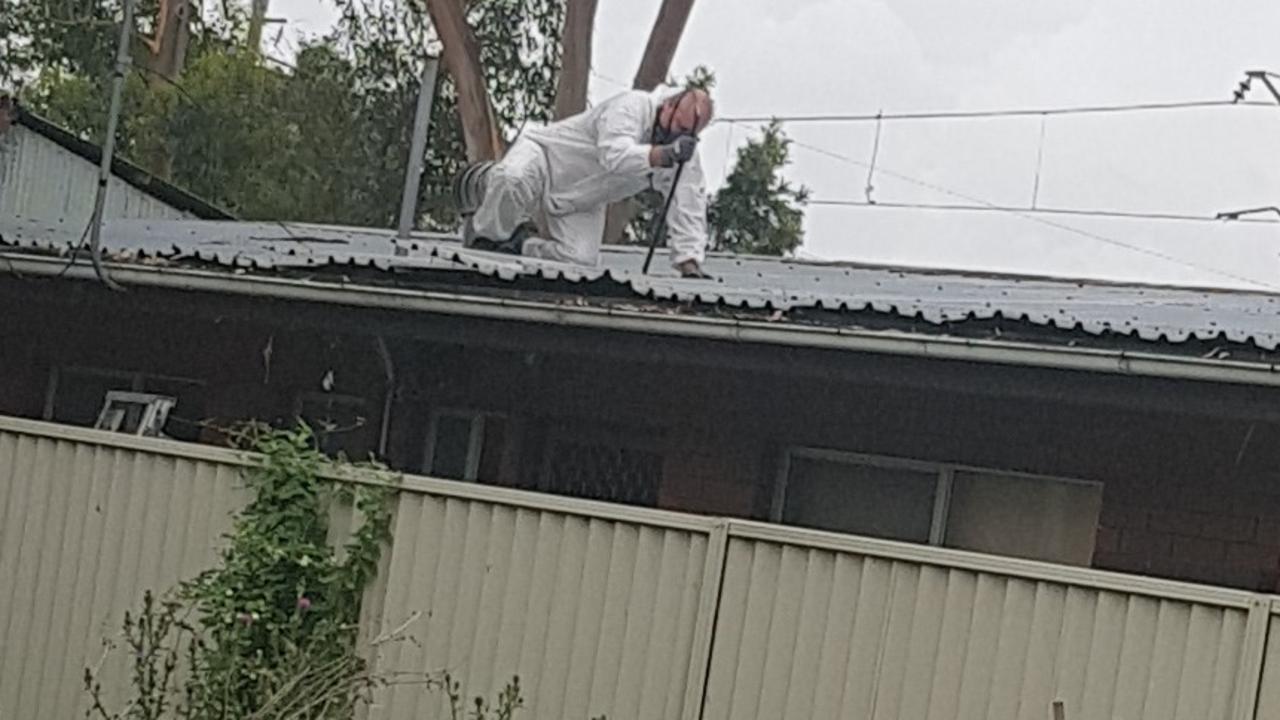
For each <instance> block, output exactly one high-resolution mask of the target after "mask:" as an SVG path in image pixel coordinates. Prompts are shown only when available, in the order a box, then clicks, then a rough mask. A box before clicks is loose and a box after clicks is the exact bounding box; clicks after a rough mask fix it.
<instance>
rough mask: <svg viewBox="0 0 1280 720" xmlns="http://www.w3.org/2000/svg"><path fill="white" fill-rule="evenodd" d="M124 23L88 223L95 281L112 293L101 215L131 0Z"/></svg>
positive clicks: (129, 33) (125, 61) (116, 124)
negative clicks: (105, 134)
mask: <svg viewBox="0 0 1280 720" xmlns="http://www.w3.org/2000/svg"><path fill="white" fill-rule="evenodd" d="M123 5H124V19H123V20H122V21H121V23H120V43H119V45H118V46H117V48H116V63H115V68H114V71H113V74H112V76H111V105H110V107H109V108H108V110H107V136H106V137H105V138H103V141H102V162H101V164H99V165H98V191H97V193H96V194H95V195H94V197H93V216H92V217H91V219H90V220H89V258H90V260H92V261H93V269H94V272H96V273H97V274H98V279H100V280H102V282H103V283H104V284H105V285H106V286H107V287H109V288H111V289H112V290H121V289H122V288H121V287H120V286H119V285H117V284H116V282H115V281H114V280H112V279H111V276H110V275H108V274H107V269H106V268H105V267H103V265H102V213H103V211H104V210H105V208H106V205H107V187H108V186H109V185H110V184H111V160H112V158H113V157H114V156H115V150H116V129H117V128H118V127H119V125H120V97H121V95H122V94H123V93H124V77H125V74H126V73H128V72H129V38H130V37H132V36H133V0H123Z"/></svg>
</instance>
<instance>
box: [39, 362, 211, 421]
mask: <svg viewBox="0 0 1280 720" xmlns="http://www.w3.org/2000/svg"><path fill="white" fill-rule="evenodd" d="M64 373H65V374H80V375H96V376H98V377H103V378H118V379H120V380H127V381H129V391H130V392H135V393H141V392H145V391H146V381H147V380H159V381H162V382H173V383H181V384H183V385H191V386H192V387H200V388H203V387H205V385H206V383H205V382H204V381H203V380H197V379H195V378H188V377H181V376H178V375H161V374H159V373H150V372H143V371H141V370H118V369H115V368H106V367H99V366H96V365H54V366H52V367H50V368H49V382H48V385H47V386H46V388H45V394H44V409H43V411H42V413H41V417H42V419H44V420H46V421H52V420H53V415H54V413H55V412H56V411H57V405H58V386H59V384H60V383H61V380H62V375H63V374H64ZM104 399H105V398H104Z"/></svg>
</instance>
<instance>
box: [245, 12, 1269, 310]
mask: <svg viewBox="0 0 1280 720" xmlns="http://www.w3.org/2000/svg"><path fill="white" fill-rule="evenodd" d="M658 5H659V0H603V1H602V2H601V3H600V10H599V17H598V19H597V28H596V47H595V63H594V64H595V68H596V71H597V73H598V75H597V77H595V78H593V81H592V97H593V99H597V100H599V99H602V98H605V97H608V96H609V95H611V94H613V93H615V92H617V91H618V90H619V89H620V88H619V87H618V85H616V84H615V83H616V82H617V81H621V82H624V83H625V82H626V81H628V80H629V79H630V78H631V77H632V75H634V73H635V69H636V66H637V65H638V63H639V59H640V55H641V53H642V52H643V49H644V43H645V40H646V39H647V35H648V32H649V27H650V25H651V24H652V22H653V18H654V15H655V14H656V12H657V8H658ZM271 15H272V16H274V17H283V18H287V19H288V20H289V21H290V23H289V25H288V30H287V33H286V35H287V36H288V37H294V36H296V35H298V34H299V33H315V32H319V31H322V30H323V29H324V28H325V27H327V25H328V24H329V23H330V22H331V21H332V18H333V16H334V13H333V8H332V6H331V5H329V4H327V3H325V2H323V1H322V0H272V6H271ZM1278 29H1280V2H1276V1H1275V0H785V1H782V0H698V4H697V5H696V7H695V9H694V12H693V17H692V19H691V21H690V24H689V27H688V29H687V31H686V33H685V36H684V39H683V41H682V43H681V46H680V51H679V53H678V54H677V56H676V60H675V66H674V68H673V72H674V74H676V75H682V74H684V73H686V72H688V71H689V70H690V69H692V68H693V67H694V66H696V65H699V64H705V65H708V66H710V67H712V68H713V69H714V70H715V71H716V75H717V79H718V85H717V88H716V96H717V103H718V109H719V112H720V114H721V115H722V116H725V117H730V116H746V115H751V116H755V115H798V114H832V113H835V114H862V113H874V112H876V111H877V110H884V111H885V112H905V111H932V110H985V109H998V108H1015V107H1016V108H1025V107H1033V108H1039V107H1057V106H1071V105H1097V104H1124V103H1132V102H1148V101H1180V100H1202V99H1229V98H1230V97H1231V91H1232V90H1233V89H1234V88H1235V86H1236V83H1237V82H1238V81H1239V80H1240V79H1241V78H1242V77H1243V72H1244V71H1245V70H1247V69H1264V68H1265V69H1271V70H1275V71H1280V42H1278V41H1277V37H1278V36H1277V32H1278V31H1280V30H1278ZM287 44H288V43H287V42H286V45H287ZM280 52H282V53H283V52H287V50H286V49H285V47H284V46H282V47H281V48H280ZM1252 98H1253V99H1257V100H1262V99H1268V95H1267V94H1266V92H1265V90H1263V89H1262V88H1257V89H1255V91H1254V94H1253V95H1252ZM787 130H788V133H789V134H790V135H791V137H793V138H794V139H796V140H797V141H800V142H804V143H806V144H811V145H815V146H819V147H822V148H825V149H826V150H828V151H830V152H834V153H837V154H841V155H846V156H848V157H850V158H853V159H855V160H858V161H862V162H865V161H867V160H869V159H870V156H871V145H872V140H873V137H874V131H875V127H874V125H873V124H855V125H848V124H834V125H792V126H788V128H787ZM755 131H756V128H755V127H752V126H745V125H738V126H730V125H717V126H713V127H712V128H711V129H710V130H709V131H708V132H707V134H706V136H705V138H704V150H703V153H704V154H703V157H704V161H705V162H706V164H707V166H708V170H709V173H708V174H709V176H710V177H711V178H712V181H713V184H718V183H719V182H720V180H721V178H722V177H723V175H724V172H725V161H726V150H728V149H730V148H731V147H733V146H734V145H735V144H737V143H740V142H742V141H743V140H744V139H745V138H746V137H748V136H749V134H751V133H753V132H755ZM1039 137H1040V120H1039V119H1038V118H1018V119H996V120H990V119H988V120H960V121H941V122H939V121H934V122H886V123H885V125H884V127H883V130H882V137H881V145H880V154H879V159H878V163H879V166H880V167H882V168H885V169H889V170H892V171H895V172H898V173H901V174H903V175H906V176H909V177H911V178H914V179H918V180H921V181H925V182H928V183H931V184H933V185H935V186H940V187H945V188H948V189H950V190H952V191H954V192H958V193H962V194H964V195H966V196H969V197H971V198H979V199H981V200H983V201H987V202H991V203H997V204H1002V205H1027V204H1029V203H1030V200H1031V195H1032V187H1033V183H1034V176H1035V167H1036V156H1037V149H1038V147H1039ZM792 156H793V160H794V163H793V164H792V166H791V167H790V168H789V170H788V176H789V177H790V178H791V179H793V180H794V181H796V182H799V183H803V184H804V185H807V186H808V187H809V188H810V189H811V190H812V191H813V194H814V196H815V197H816V198H821V199H856V200H861V199H862V198H863V187H864V185H865V184H866V174H867V171H866V169H865V168H864V167H859V166H856V165H851V164H848V163H844V162H840V161H837V160H834V159H831V158H828V157H824V156H822V155H819V154H815V153H813V152H811V151H809V150H806V149H803V148H800V147H796V148H794V149H793V152H792ZM874 184H875V187H876V190H875V197H876V199H877V200H880V201H882V202H890V201H897V202H926V203H957V202H960V203H967V201H965V200H963V199H960V198H958V197H956V196H952V195H948V194H945V193H941V192H938V191H934V190H928V189H923V188H921V187H919V186H917V185H913V184H911V183H908V182H904V181H901V180H896V179H894V178H890V177H887V176H883V175H881V176H877V178H876V180H875V182H874ZM1039 205H1040V206H1043V207H1074V208H1089V209H1100V208H1103V209H1113V210H1126V211H1142V212H1150V211H1154V212H1172V213H1179V214H1196V215H1207V216H1212V215H1214V214H1216V213H1217V212H1219V211H1222V210H1235V209H1242V208H1246V207H1256V206H1262V205H1280V107H1276V108H1249V107H1236V108H1225V109H1221V108H1211V109H1204V110H1191V111H1172V112H1164V113H1142V114H1135V115H1123V116H1119V115H1108V116H1071V117H1051V118H1049V119H1048V121H1047V124H1046V132H1045V144H1044V148H1043V164H1042V168H1041V180H1040V191H1039ZM1053 221H1054V222H1058V223H1060V224H1063V225H1069V226H1070V227H1072V228H1076V229H1079V230H1082V231H1086V232H1088V233H1092V234H1096V235H1101V236H1103V237H1105V238H1107V239H1108V240H1112V241H1114V242H1112V243H1107V242H1103V241H1100V240H1097V239H1091V238H1089V237H1085V236H1083V235H1081V234H1078V233H1073V232H1070V231H1068V230H1064V229H1061V228H1055V227H1050V226H1047V225H1045V224H1042V223H1037V222H1033V221H1029V220H1027V219H1025V218H1022V217H1018V216H1011V215H1004V214H994V213H954V212H923V211H907V210H893V209H860V208H842V207H810V208H809V210H808V213H807V227H806V230H807V234H806V240H805V244H804V248H803V253H804V254H805V255H810V256H818V257H824V258H833V259H836V258H838V259H849V260H861V261H867V262H887V263H901V264H910V265H927V266H939V267H951V268H975V269H976V268H983V269H995V270H1009V271H1016V272H1031V273H1047V274H1056V275H1070V276H1087V277H1097V278H1112V279H1142V280H1147V281H1156V282H1170V283H1194V284H1205V285H1219V286H1241V285H1247V284H1249V281H1253V282H1254V283H1255V284H1257V285H1261V286H1264V287H1267V288H1269V289H1272V290H1275V291H1280V225H1256V224H1255V225H1245V224H1240V223H1235V224H1211V223H1204V224H1202V223H1183V222H1157V221H1147V220H1116V219H1105V220H1104V219H1094V218H1076V217H1071V218H1053ZM1120 245H1129V246H1136V247H1138V248H1142V249H1145V250H1147V251H1149V252H1148V253H1142V252H1137V251H1134V250H1132V249H1129V248H1126V247H1121V246H1120ZM1160 256H1166V257H1160ZM1167 257H1173V258H1178V259H1180V260H1183V261H1185V264H1183V263H1180V262H1175V261H1172V260H1169V259H1166V258H1167ZM1215 271H1218V272H1215Z"/></svg>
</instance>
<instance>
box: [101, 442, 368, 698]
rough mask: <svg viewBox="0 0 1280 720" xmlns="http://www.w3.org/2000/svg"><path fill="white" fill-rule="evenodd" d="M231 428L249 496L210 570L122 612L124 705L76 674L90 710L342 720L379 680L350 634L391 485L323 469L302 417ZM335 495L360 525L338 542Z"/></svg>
mask: <svg viewBox="0 0 1280 720" xmlns="http://www.w3.org/2000/svg"><path fill="white" fill-rule="evenodd" d="M240 437H242V438H243V439H244V440H245V441H246V443H247V446H248V447H249V448H250V449H252V450H255V451H257V452H258V453H260V454H261V458H262V459H261V462H260V463H258V464H256V465H254V466H252V467H251V468H249V469H248V470H246V472H245V480H246V483H247V485H248V487H249V489H250V491H251V492H252V493H253V499H252V500H251V501H250V502H249V504H248V505H247V506H246V507H245V508H244V509H243V510H242V511H240V513H239V514H238V515H237V516H236V519H235V523H234V525H233V530H232V531H231V533H230V534H229V535H228V537H227V541H228V542H227V547H226V549H225V550H224V551H223V552H222V554H221V562H220V563H219V565H218V566H217V567H215V568H213V569H211V570H208V571H206V572H204V573H202V574H201V575H199V576H198V577H196V578H195V579H193V580H191V581H188V582H186V583H183V584H182V585H181V586H179V588H178V589H177V590H176V592H175V593H174V595H173V597H172V598H171V599H167V600H165V601H164V602H162V603H157V602H156V601H155V600H154V598H153V597H152V595H151V594H150V593H148V594H147V595H146V597H145V599H144V602H143V608H142V612H141V613H139V614H138V615H137V616H126V617H125V622H124V628H123V629H124V633H123V635H124V638H125V642H126V644H127V645H128V647H129V650H130V651H131V652H130V655H131V657H132V658H133V667H132V680H133V682H132V686H133V690H134V698H133V701H132V702H130V703H129V704H128V705H127V706H126V710H125V711H123V712H122V713H119V714H111V713H109V712H108V711H107V710H106V709H105V707H104V704H103V701H102V697H101V687H100V684H99V681H98V680H97V676H96V674H95V673H94V672H92V671H87V672H86V677H85V683H86V687H87V689H88V690H89V693H90V696H91V698H92V701H93V708H94V713H96V715H97V716H98V717H100V718H102V719H103V720H108V719H111V720H114V719H115V718H130V719H132V718H139V719H145V720H150V719H152V718H161V717H181V718H192V719H199V720H205V719H209V720H212V719H213V718H245V719H247V718H264V719H265V718H309V719H314V720H320V719H327V718H334V719H337V718H344V719H345V718H349V717H350V716H351V713H352V711H353V710H354V709H355V707H356V705H357V704H358V703H359V702H360V701H361V699H363V698H364V697H366V696H367V692H368V691H369V690H370V689H372V688H374V687H376V686H377V684H378V678H376V677H375V676H372V675H370V674H369V673H368V670H367V668H366V667H365V663H364V660H363V659H362V658H361V656H360V654H359V653H358V652H357V647H356V641H357V628H358V623H359V619H360V603H361V595H362V593H363V592H364V589H365V588H366V586H367V585H368V584H369V582H371V581H372V579H373V578H374V575H375V574H376V572H377V566H378V560H379V558H380V556H381V552H382V548H383V546H384V544H385V543H386V542H387V541H389V539H390V525H391V513H390V493H391V489H390V488H389V487H388V486H387V485H385V484H375V485H370V484H355V485H349V484H345V483H337V482H334V481H332V480H329V479H327V476H328V475H331V474H332V472H333V471H334V470H335V469H336V466H334V465H333V464H332V463H331V462H330V461H329V460H328V459H327V458H326V457H325V456H324V455H323V454H321V453H320V452H319V451H318V450H316V449H315V446H314V442H313V437H312V435H311V432H310V430H308V429H307V428H306V427H301V428H298V429H296V430H287V431H278V430H270V429H264V428H259V427H250V428H248V429H247V430H245V431H243V432H242V433H241V434H240ZM371 471H374V470H371ZM345 505H350V506H351V507H352V508H353V510H354V517H356V518H357V519H358V522H359V527H358V528H357V529H356V530H355V532H353V533H352V534H351V538H350V539H349V540H348V541H347V542H346V543H345V545H343V546H342V548H341V552H338V551H335V549H334V546H333V545H332V544H331V542H330V538H329V536H330V528H329V518H330V516H331V515H332V514H333V513H334V512H335V511H337V510H338V508H339V507H341V506H345ZM187 618H191V619H190V620H188V619H187ZM179 678H181V679H180V680H179ZM166 713H170V714H166Z"/></svg>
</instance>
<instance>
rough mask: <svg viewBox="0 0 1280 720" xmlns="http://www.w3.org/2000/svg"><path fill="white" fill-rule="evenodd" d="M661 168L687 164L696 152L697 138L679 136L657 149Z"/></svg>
mask: <svg viewBox="0 0 1280 720" xmlns="http://www.w3.org/2000/svg"><path fill="white" fill-rule="evenodd" d="M659 150H660V151H661V154H660V156H661V161H662V167H668V168H669V167H675V165H676V163H683V162H689V161H690V160H692V159H693V154H694V153H695V152H697V150H698V138H696V137H694V136H692V135H681V136H680V137H678V138H676V139H675V140H673V141H672V142H671V143H670V144H668V145H663V146H661V147H660V148H659Z"/></svg>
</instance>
